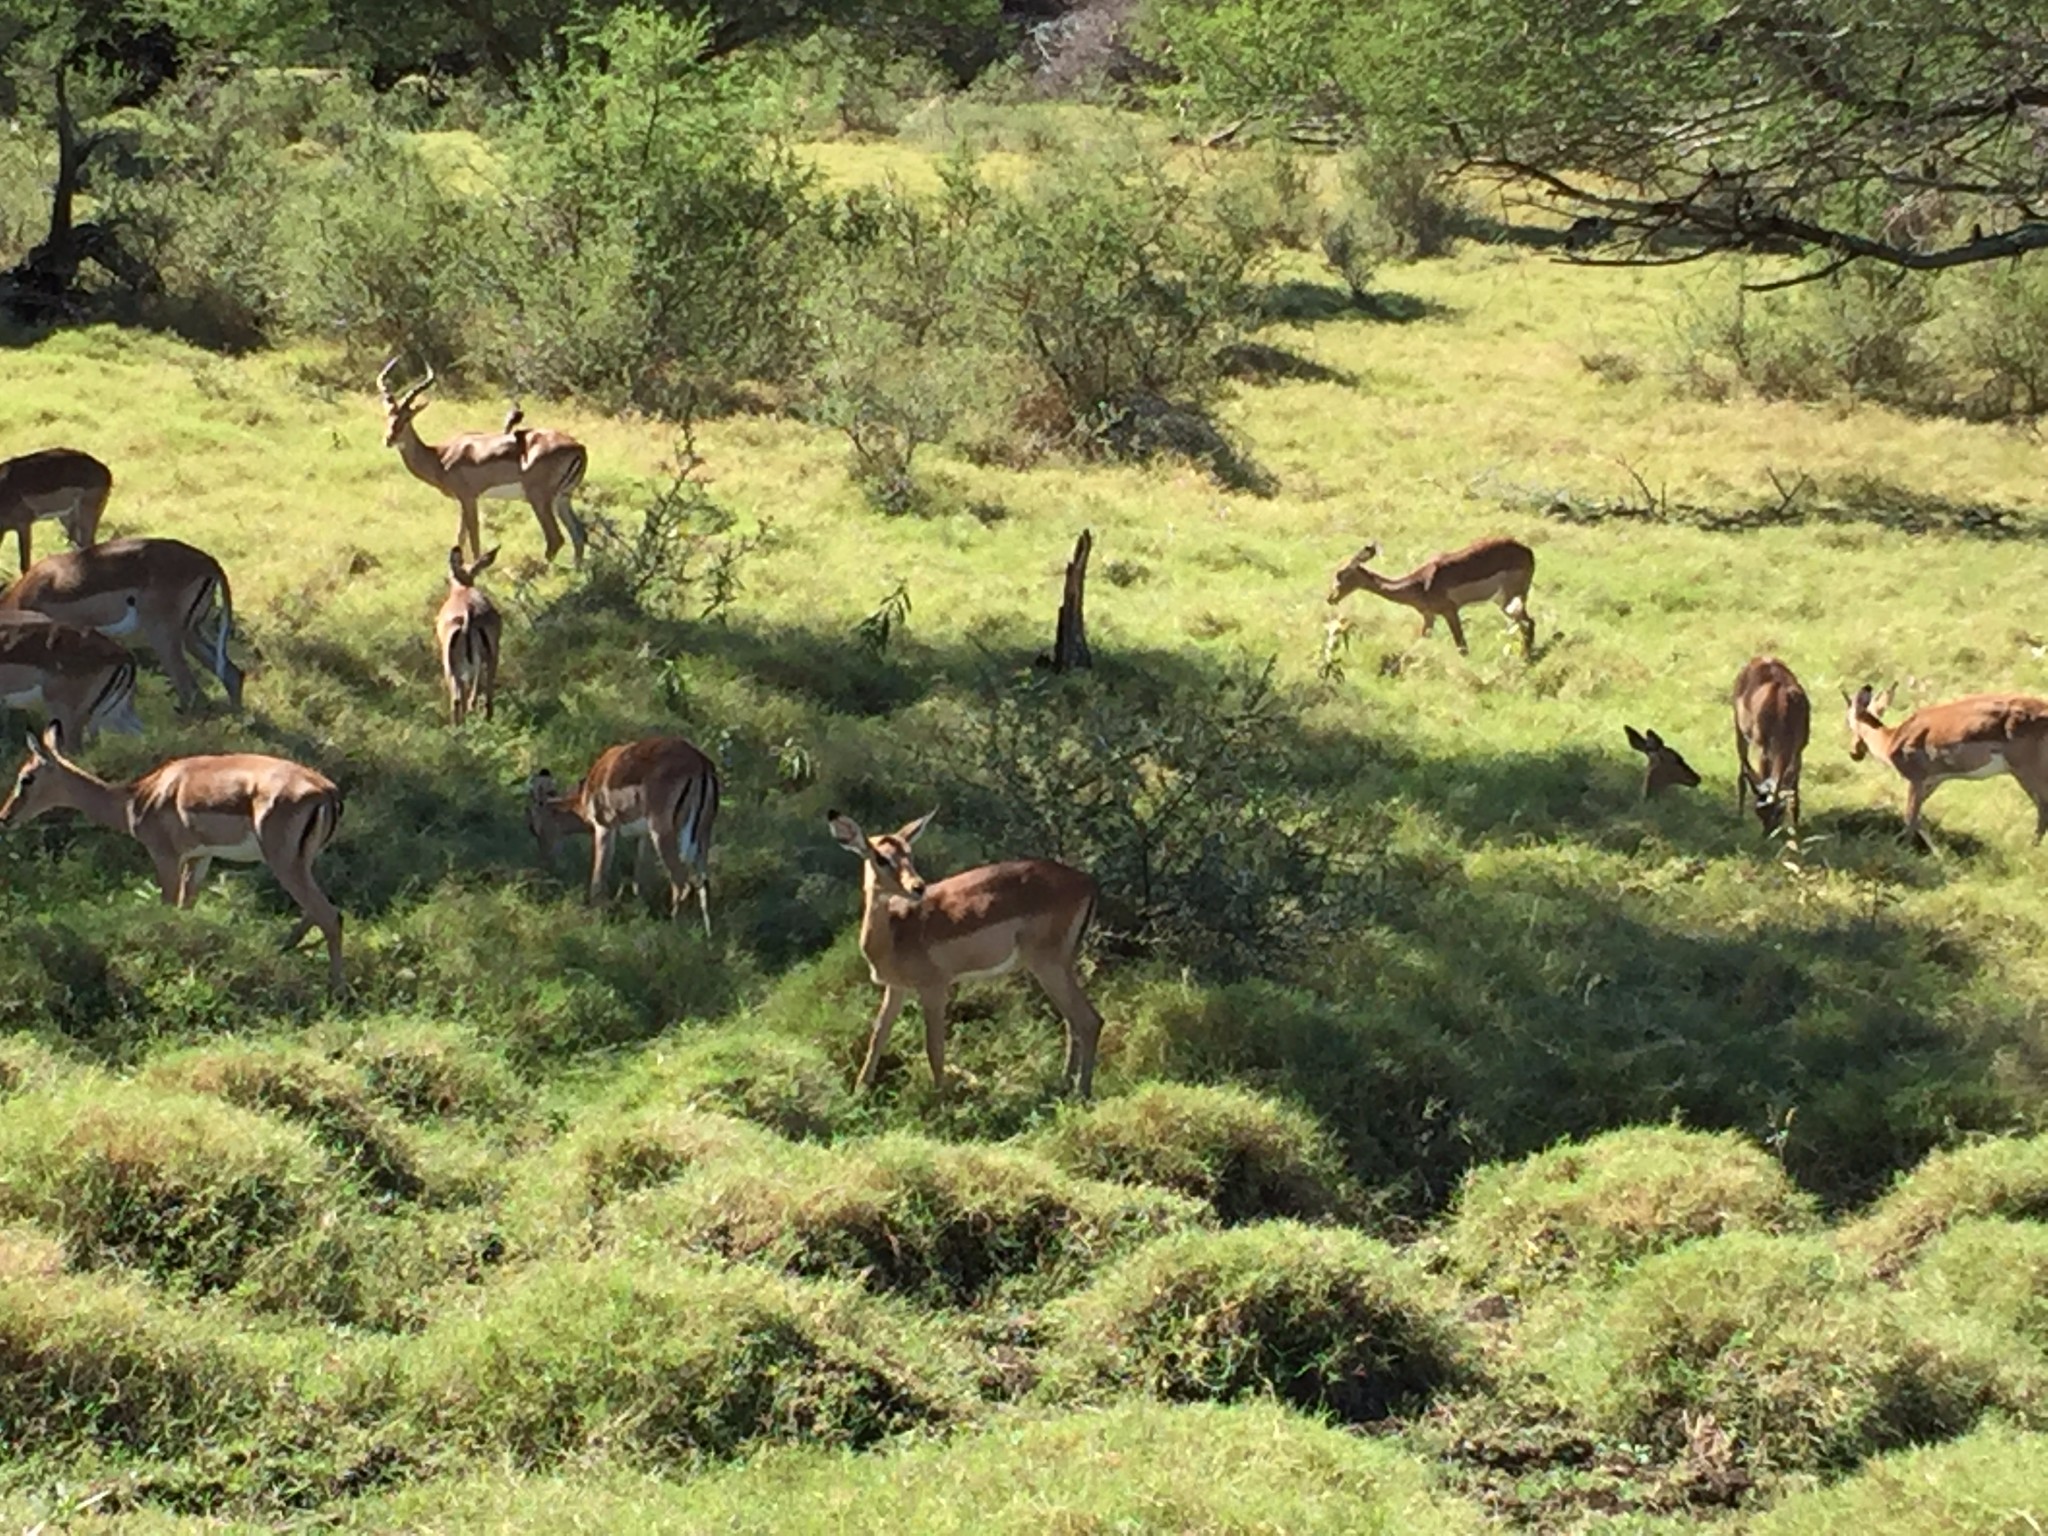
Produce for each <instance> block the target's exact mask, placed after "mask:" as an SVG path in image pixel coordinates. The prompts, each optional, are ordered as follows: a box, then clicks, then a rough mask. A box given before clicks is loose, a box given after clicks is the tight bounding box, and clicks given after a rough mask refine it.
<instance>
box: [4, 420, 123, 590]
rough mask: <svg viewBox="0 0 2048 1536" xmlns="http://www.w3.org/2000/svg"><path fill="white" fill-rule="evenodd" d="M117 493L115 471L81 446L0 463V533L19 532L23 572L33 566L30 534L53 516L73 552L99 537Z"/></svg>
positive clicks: (17, 544)
mask: <svg viewBox="0 0 2048 1536" xmlns="http://www.w3.org/2000/svg"><path fill="white" fill-rule="evenodd" d="M113 491H114V475H113V471H111V470H110V469H108V468H107V466H106V465H104V464H102V463H101V462H100V461H99V460H98V459H96V458H94V457H93V456H92V455H91V454H89V453H81V452H80V451H79V450H78V449H76V448H41V449H38V450H37V451H36V452H34V453H24V454H22V455H21V456H20V457H19V458H14V459H9V460H7V461H6V462H5V463H0V534H4V533H5V532H6V531H7V530H8V529H9V528H12V529H13V530H14V546H15V549H16V551H17V552H18V553H19V554H20V555H21V568H22V569H23V570H24V571H25V570H27V569H28V568H29V550H30V547H31V544H32V533H31V530H32V529H33V527H34V524H35V521H36V519H37V518H39V517H54V518H55V519H56V520H57V525H58V526H59V527H60V528H62V529H63V530H64V536H65V537H66V538H68V539H69V540H70V541H71V546H72V548H74V549H83V548H85V547H86V546H87V545H88V544H90V543H92V542H93V541H94V540H95V539H97V538H98V537H99V529H100V514H101V513H102V512H104V511H106V509H107V498H108V497H109V496H111V495H112V494H113Z"/></svg>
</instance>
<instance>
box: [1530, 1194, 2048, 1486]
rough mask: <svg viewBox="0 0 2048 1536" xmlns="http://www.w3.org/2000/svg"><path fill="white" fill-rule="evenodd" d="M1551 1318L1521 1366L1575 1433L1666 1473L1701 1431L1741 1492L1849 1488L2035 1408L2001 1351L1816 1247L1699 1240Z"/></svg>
mask: <svg viewBox="0 0 2048 1536" xmlns="http://www.w3.org/2000/svg"><path fill="white" fill-rule="evenodd" d="M1546 1306H1548V1307H1551V1308H1554V1310H1553V1311H1550V1312H1548V1313H1547V1314H1545V1315H1538V1314H1532V1315H1531V1317H1530V1318H1529V1319H1528V1320H1526V1321H1525V1323H1524V1325H1523V1326H1524V1328H1525V1329H1526V1330H1528V1331H1527V1333H1525V1335H1524V1338H1525V1340H1527V1341H1528V1343H1527V1348H1528V1350H1529V1357H1528V1358H1529V1360H1530V1363H1531V1365H1532V1367H1533V1368H1534V1369H1536V1370H1539V1371H1541V1372H1543V1373H1544V1374H1545V1375H1546V1376H1547V1377H1548V1379H1549V1381H1550V1383H1551V1385H1552V1387H1553V1388H1554V1389H1555V1390H1556V1391H1557V1392H1558V1394H1559V1395H1560V1397H1561V1398H1562V1399H1563V1400H1564V1401H1565V1403H1566V1404H1568V1405H1569V1407H1570V1408H1571V1409H1572V1410H1574V1411H1575V1412H1576V1413H1577V1414H1579V1415H1580V1416H1581V1418H1582V1419H1583V1421H1584V1422H1587V1423H1589V1424H1590V1425H1592V1426H1593V1427H1594V1428H1595V1429H1596V1430H1597V1431H1598V1432H1600V1433H1602V1434H1606V1435H1612V1436H1616V1437H1619V1438H1622V1439H1626V1440H1629V1441H1633V1442H1637V1443H1640V1444H1644V1445H1647V1446H1649V1447H1651V1448H1653V1449H1654V1450H1656V1451H1657V1452H1658V1453H1660V1454H1665V1455H1674V1456H1675V1455H1680V1454H1683V1453H1684V1451H1685V1449H1686V1447H1687V1446H1688V1445H1689V1444H1690V1443H1691V1442H1692V1439H1693V1437H1694V1435H1695V1434H1696V1433H1697V1430H1698V1426H1699V1425H1700V1424H1701V1423H1702V1422H1705V1420H1706V1419H1707V1418H1711V1420H1712V1422H1713V1423H1714V1424H1715V1425H1717V1426H1718V1427H1719V1429H1720V1430H1721V1431H1723V1432H1725V1434H1726V1435H1727V1436H1729V1437H1730V1439H1731V1441H1732V1444H1733V1445H1734V1446H1735V1447H1736V1454H1737V1455H1739V1456H1740V1457H1741V1458H1742V1460H1743V1461H1744V1462H1745V1463H1746V1464H1747V1465H1748V1467H1749V1469H1750V1471H1751V1472H1752V1473H1753V1474H1757V1473H1763V1472H1767V1471H1842V1470H1846V1469H1848V1468H1851V1467H1854V1466H1855V1465H1857V1464H1858V1463H1859V1462H1861V1461H1863V1460H1864V1459H1865V1458H1866V1457H1869V1456H1872V1455H1875V1454H1877V1453H1878V1452H1881V1451H1886V1450H1892V1449H1895V1448H1897V1447H1899V1446H1903V1445H1909V1444H1912V1443H1913V1442H1915V1441H1919V1440H1932V1439H1945V1438H1948V1437H1949V1436H1952V1435H1957V1434H1961V1433H1963V1432H1964V1431H1965V1430H1967V1429H1969V1427H1970V1426H1971V1425H1972V1424H1974V1423H1975V1422H1976V1421H1977V1419H1978V1417H1979V1416H1980V1415H1981V1414H1982V1413H1983V1412H1984V1411H1985V1410H1986V1409H1987V1408H1991V1407H2006V1408H2019V1409H2023V1410H2026V1411H2028V1412H2030V1413H2031V1412H2033V1411H2035V1405H2037V1404H2038V1403H2040V1402H2041V1401H2042V1397H2041V1381H2040V1379H2039V1378H2040V1374H2041V1373H2040V1371H2039V1369H2038V1367H2033V1368H2029V1367H2027V1366H2026V1365H2025V1363H2024V1362H2023V1361H2019V1360H2016V1359H2015V1358H2014V1349H2013V1344H2014V1341H2013V1339H2012V1336H2011V1335H2010V1334H2009V1333H2006V1332H2004V1331H2003V1330H2000V1329H1995V1328H1982V1327H1974V1326H1969V1325H1966V1324H1958V1323H1955V1322H1953V1321H1952V1320H1949V1319H1946V1318H1943V1317H1940V1316H1938V1315H1936V1314H1935V1313H1934V1312H1933V1310H1932V1309H1931V1308H1928V1307H1926V1306H1919V1305H1913V1304H1912V1303H1911V1301H1910V1299H1909V1300H1905V1301H1902V1300H1901V1299H1900V1298H1898V1297H1896V1296H1894V1295H1893V1294H1892V1293H1890V1292H1889V1291H1886V1290H1885V1289H1883V1288H1882V1287H1880V1286H1877V1285H1874V1284H1873V1283H1871V1282H1870V1281H1868V1280H1866V1279H1864V1278H1863V1277H1862V1276H1861V1275H1860V1274H1859V1273H1858V1272H1857V1271H1856V1270H1855V1269H1854V1268H1853V1267H1852V1266H1851V1265H1850V1264H1848V1263H1847V1262H1845V1261H1844V1260H1843V1258H1842V1257H1841V1256H1840V1255H1839V1254H1838V1253H1837V1252H1836V1251H1835V1249H1834V1248H1833V1247H1832V1246H1831V1245H1830V1244H1829V1243H1827V1242H1826V1241H1825V1240H1823V1239H1820V1238H1814V1237H1803V1236H1802V1237H1772V1236H1768V1235H1765V1234H1763V1233H1757V1232H1734V1233H1729V1234H1727V1235H1725V1236H1722V1237H1710V1238H1703V1239H1701V1240H1699V1241H1698V1242H1693V1243H1688V1244H1685V1245H1684V1246H1682V1247H1679V1248H1675V1249H1672V1250H1670V1251H1669V1252H1666V1253H1659V1254H1652V1255H1651V1256H1650V1257H1649V1258H1646V1259H1644V1260H1643V1261H1642V1262H1641V1263H1639V1264H1637V1265H1636V1266H1635V1267H1634V1268H1633V1269H1632V1270H1630V1271H1629V1272H1628V1273H1627V1274H1626V1275H1625V1276H1623V1277H1622V1278H1621V1279H1620V1280H1619V1281H1617V1282H1616V1283H1615V1285H1614V1286H1613V1288H1612V1289H1611V1290H1610V1291H1607V1292H1604V1293H1597V1294H1593V1295H1590V1296H1588V1295H1583V1294H1581V1295H1573V1296H1563V1297H1556V1298H1554V1299H1553V1300H1552V1301H1551V1302H1549V1303H1546Z"/></svg>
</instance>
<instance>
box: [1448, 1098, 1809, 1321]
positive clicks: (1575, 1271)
mask: <svg viewBox="0 0 2048 1536" xmlns="http://www.w3.org/2000/svg"><path fill="white" fill-rule="evenodd" d="M1814 1221H1815V1212H1814V1206H1813V1201H1812V1200H1811V1199H1810V1198H1809V1197H1808V1196H1806V1195H1805V1194H1803V1193H1801V1192H1800V1191H1799V1190H1797V1189H1795V1188H1794V1187H1793V1186H1792V1183H1791V1181H1790V1180H1789V1179H1787V1178H1786V1177H1785V1173H1784V1170H1783V1169H1782V1168H1780V1167H1779V1166H1778V1164H1777V1163H1776V1162H1774V1161H1773V1160H1772V1159H1771V1158H1770V1156H1769V1155H1768V1154H1766V1153H1765V1152H1764V1151H1763V1150H1762V1149H1761V1148H1759V1147H1757V1146H1754V1145H1753V1144H1751V1143H1750V1142H1748V1141H1745V1140H1744V1139H1743V1138H1742V1137H1740V1136H1738V1135H1736V1134H1735V1133H1734V1132H1732V1131H1724V1132H1721V1133H1719V1134H1715V1135H1709V1134H1707V1133H1705V1132H1701V1131H1683V1130H1678V1129H1676V1128H1674V1127H1669V1126H1664V1127H1656V1128H1648V1129H1637V1130H1623V1131H1612V1132H1609V1133H1608V1134H1606V1135H1604V1136H1596V1137H1594V1138H1592V1139H1591V1140H1589V1141H1584V1142H1576V1143H1569V1144H1567V1145H1564V1146H1559V1147H1553V1148H1552V1149H1551V1150H1550V1151H1548V1152H1540V1153H1538V1154H1537V1155H1536V1156H1534V1157H1530V1158H1525V1159H1523V1160H1522V1161H1521V1162H1519V1163H1512V1164H1509V1165H1507V1166H1504V1167H1492V1168H1482V1169H1478V1170H1476V1171H1474V1172H1473V1173H1471V1174H1469V1175H1467V1177H1466V1180H1465V1185H1464V1188H1463V1190H1462V1192H1461V1193H1460V1194H1459V1197H1458V1204H1457V1209H1456V1211H1455V1213H1454V1214H1453V1215H1452V1217H1451V1220H1450V1222H1449V1224H1448V1226H1447V1227H1446V1229H1445V1231H1444V1248H1445V1252H1446V1253H1447V1254H1448V1256H1449V1258H1450V1260H1451V1263H1452V1265H1453V1266H1454V1267H1455V1268H1456V1269H1457V1270H1458V1272H1459V1273H1460V1274H1461V1275H1462V1276H1463V1277H1464V1278H1465V1279H1466V1280H1467V1281H1469V1282H1470V1283H1472V1284H1474V1285H1485V1286H1493V1287H1497V1288H1499V1289H1503V1290H1507V1291H1519V1290H1525V1289H1528V1288H1530V1287H1532V1286H1537V1285H1541V1284H1543V1283H1545V1282H1547V1281H1552V1280H1557V1279H1563V1278H1567V1277H1571V1276H1574V1275H1577V1276H1582V1277H1584V1278H1586V1279H1588V1280H1590V1281H1593V1282H1594V1283H1599V1282H1600V1281H1601V1280H1603V1279H1604V1278H1605V1271H1607V1270H1609V1269H1611V1268H1613V1267H1614V1266H1616V1265H1620V1264H1627V1263H1630V1262H1632V1261H1634V1260H1636V1259H1639V1258H1641V1257H1642V1256H1643V1255H1645V1254H1649V1253H1655V1252H1657V1251H1659V1250H1660V1249H1664V1248H1669V1247H1671V1246H1672V1245H1673V1244H1676V1243H1681V1242H1684V1241H1686V1240H1687V1239H1688V1238H1695V1237H1711V1236H1714V1235H1715V1234H1717V1233H1722V1232H1788V1231H1794V1230H1799V1229H1802V1228H1806V1227H1811V1226H1812V1225H1813V1224H1814Z"/></svg>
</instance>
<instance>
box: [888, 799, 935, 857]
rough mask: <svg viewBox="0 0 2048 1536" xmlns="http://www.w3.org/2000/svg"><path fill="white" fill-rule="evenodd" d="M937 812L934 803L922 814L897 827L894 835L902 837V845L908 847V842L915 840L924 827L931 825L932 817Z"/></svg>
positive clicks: (922, 834)
mask: <svg viewBox="0 0 2048 1536" xmlns="http://www.w3.org/2000/svg"><path fill="white" fill-rule="evenodd" d="M938 814H939V808H938V807H937V806H936V805H935V806H933V807H932V808H931V809H930V810H928V811H926V812H925V813H924V814H923V815H922V816H920V817H918V818H917V820H915V821H906V822H905V823H904V824H903V825H902V826H900V827H898V828H897V829H896V835H897V836H898V837H900V838H902V839H903V842H904V846H906V847H908V846H909V845H910V844H912V843H914V842H916V841H917V840H918V839H919V838H920V837H922V836H924V829H925V828H926V827H928V826H930V825H931V821H932V818H933V817H934V816H936V815H938Z"/></svg>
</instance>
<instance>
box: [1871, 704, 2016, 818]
mask: <svg viewBox="0 0 2048 1536" xmlns="http://www.w3.org/2000/svg"><path fill="white" fill-rule="evenodd" d="M1842 697H1843V699H1844V700H1845V701H1846V702H1847V703H1848V706H1849V756H1850V758H1851V759H1853V760H1856V761H1859V762H1860V761H1861V760H1862V759H1863V757H1864V755H1865V754H1866V753H1868V754H1875V755H1876V756H1878V757H1881V758H1883V759H1884V760H1885V761H1886V762H1888V763H1890V764H1891V765H1892V767H1893V768H1894V769H1896V770H1897V771H1898V775H1899V777H1900V778H1902V779H1904V780H1905V781H1906V834H1907V836H1909V837H1912V838H1914V839H1918V838H1919V836H1920V808H1921V807H1922V806H1923V805H1925V804H1926V803H1927V797H1928V796H1929V795H1931V794H1933V793H1934V790H1935V786H1937V785H1939V784H1943V783H1946V782H1947V781H1948V780H1950V779H1989V778H1995V777H1997V776H1998V775H1999V774H2001V773H2009V774H2011V775H2012V776H2013V777H2014V778H2016V779H2018V780H2019V781H2020V787H2021V788H2022V789H2024V790H2025V791H2026V792H2027V795H2028V797H2029V798H2030V799H2031V800H2032V801H2033V802H2034V841H2035V842H2037V843H2038V842H2039V841H2040V840H2041V834H2042V833H2043V832H2048V699H2037V698H2032V697H2030V696H2028V695H2026V694H2023V693H1976V694H1971V695H1970V696H1969V697H1967V698H1961V699H1951V700H1950V701H1949V702H1948V703H1946V704H1930V705H1928V706H1927V707H1926V708H1924V709H1916V710H1914V711H1913V713H1911V714H1910V715H1908V716H1906V718H1905V719H1904V720H1901V721H1900V722H1899V723H1898V724H1897V725H1886V724H1885V723H1884V721H1883V720H1882V719H1880V718H1879V716H1880V715H1881V714H1882V712H1883V711H1884V710H1886V709H1887V708H1889V707H1890V705H1891V701H1892V690H1891V689H1889V688H1887V689H1885V691H1884V692H1883V693H1881V694H1879V695H1878V696H1877V697H1876V698H1875V699H1872V698H1871V696H1870V685H1869V684H1868V683H1865V684H1864V685H1863V686H1862V687H1861V688H1860V689H1858V690H1857V692H1856V697H1855V698H1853V699H1851V698H1849V696H1848V695H1847V694H1844V695H1843V696H1842Z"/></svg>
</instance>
